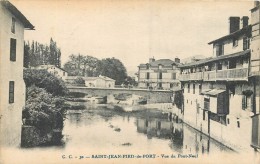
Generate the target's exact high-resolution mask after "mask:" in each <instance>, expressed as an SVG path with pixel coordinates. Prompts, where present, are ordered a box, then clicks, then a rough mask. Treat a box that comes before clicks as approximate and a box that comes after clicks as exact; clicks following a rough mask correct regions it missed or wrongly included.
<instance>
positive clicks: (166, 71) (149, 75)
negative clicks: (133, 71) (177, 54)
mask: <svg viewBox="0 0 260 164" xmlns="http://www.w3.org/2000/svg"><path fill="white" fill-rule="evenodd" d="M179 65H181V64H180V59H179V58H175V61H172V60H170V59H159V60H155V59H154V58H150V59H149V63H146V64H140V65H139V66H138V73H137V75H138V87H139V88H149V89H180V81H179V80H178V76H179V68H178V66H179Z"/></svg>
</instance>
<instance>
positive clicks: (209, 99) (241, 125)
mask: <svg viewBox="0 0 260 164" xmlns="http://www.w3.org/2000/svg"><path fill="white" fill-rule="evenodd" d="M259 8H260V6H259V2H255V6H254V8H253V9H252V10H251V18H252V20H251V25H250V24H248V19H249V18H248V17H247V16H243V17H242V18H240V17H230V18H229V34H227V35H225V36H222V37H220V38H217V39H215V40H213V41H211V42H210V43H209V44H210V45H213V57H212V58H208V59H203V60H200V61H197V62H193V63H187V64H184V65H182V66H180V69H181V75H180V81H181V83H182V88H183V92H184V104H183V105H184V121H185V122H186V123H188V124H189V125H191V126H192V127H194V128H196V129H197V130H199V131H201V132H203V133H205V134H207V135H209V136H211V137H212V138H214V139H216V140H218V141H220V142H221V143H223V144H225V145H227V146H229V147H232V148H234V149H235V150H238V151H239V150H243V151H248V150H253V148H260V133H259V131H260V121H259V119H260V106H259V105H260V92H259V90H260V76H259V75H260V73H259V72H260V69H259V68H260V67H259V59H260V53H259V48H260V44H259V33H260V31H259V22H260V21H259V19H260V12H259ZM238 136H239V137H238ZM252 147H253V148H252Z"/></svg>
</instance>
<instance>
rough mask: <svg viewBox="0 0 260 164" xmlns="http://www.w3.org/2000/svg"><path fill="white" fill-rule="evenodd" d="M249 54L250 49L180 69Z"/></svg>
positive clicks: (193, 63) (182, 66) (190, 64)
mask: <svg viewBox="0 0 260 164" xmlns="http://www.w3.org/2000/svg"><path fill="white" fill-rule="evenodd" d="M249 53H250V50H249V49H248V50H245V51H240V52H237V53H233V54H229V55H222V56H218V57H215V58H207V59H203V60H199V61H197V62H192V63H187V64H184V65H181V66H179V67H180V68H186V67H191V66H197V65H202V64H205V63H209V62H213V61H218V60H224V59H229V58H234V57H239V56H244V55H247V54H249Z"/></svg>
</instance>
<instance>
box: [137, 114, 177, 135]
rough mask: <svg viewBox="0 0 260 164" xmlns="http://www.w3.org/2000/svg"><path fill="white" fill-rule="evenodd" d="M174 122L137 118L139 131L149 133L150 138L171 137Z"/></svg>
mask: <svg viewBox="0 0 260 164" xmlns="http://www.w3.org/2000/svg"><path fill="white" fill-rule="evenodd" d="M171 131H172V122H168V121H163V120H157V119H155V120H147V119H137V132H139V133H144V134H147V137H148V138H152V137H158V138H166V139H169V138H171Z"/></svg>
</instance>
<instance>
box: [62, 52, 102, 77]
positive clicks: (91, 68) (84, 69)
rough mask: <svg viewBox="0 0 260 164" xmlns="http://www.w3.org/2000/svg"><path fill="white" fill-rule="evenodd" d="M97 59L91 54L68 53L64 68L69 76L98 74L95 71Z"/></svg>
mask: <svg viewBox="0 0 260 164" xmlns="http://www.w3.org/2000/svg"><path fill="white" fill-rule="evenodd" d="M97 62H98V59H97V58H95V57H92V56H83V55H81V54H78V55H74V54H72V55H70V56H69V61H68V62H67V63H65V65H64V69H65V70H66V71H67V72H68V75H69V76H98V74H97V72H96V66H97Z"/></svg>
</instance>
